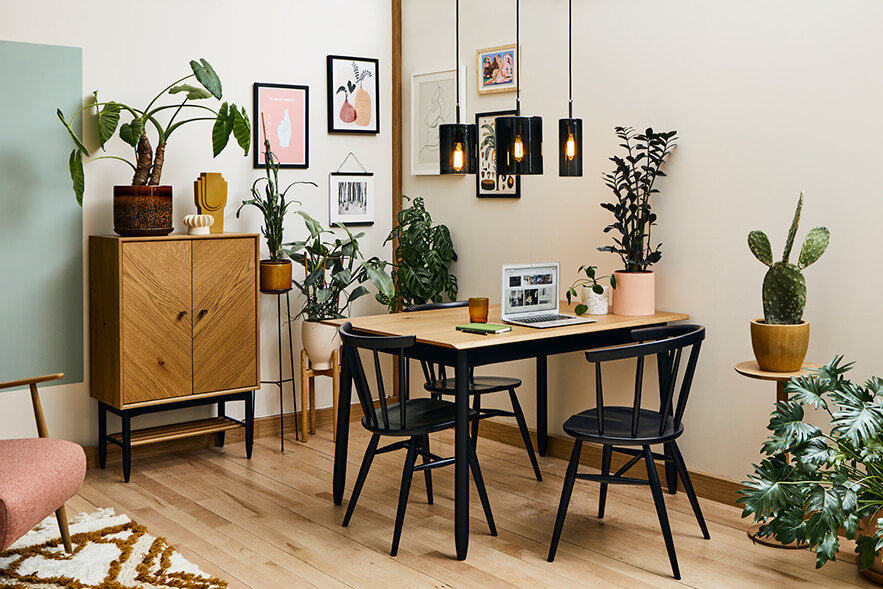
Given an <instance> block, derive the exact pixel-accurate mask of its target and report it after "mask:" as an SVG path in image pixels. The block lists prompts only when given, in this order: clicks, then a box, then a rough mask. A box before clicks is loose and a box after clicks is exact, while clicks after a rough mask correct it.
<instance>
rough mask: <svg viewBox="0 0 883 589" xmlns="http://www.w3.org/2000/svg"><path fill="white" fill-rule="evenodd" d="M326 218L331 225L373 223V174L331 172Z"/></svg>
mask: <svg viewBox="0 0 883 589" xmlns="http://www.w3.org/2000/svg"><path fill="white" fill-rule="evenodd" d="M328 186H329V194H328V206H329V209H330V210H329V215H328V220H329V221H330V223H331V224H332V225H334V224H337V223H339V224H341V225H373V224H374V174H373V173H372V172H331V178H330V182H328Z"/></svg>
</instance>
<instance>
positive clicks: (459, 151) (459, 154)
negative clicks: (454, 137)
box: [451, 143, 465, 172]
mask: <svg viewBox="0 0 883 589" xmlns="http://www.w3.org/2000/svg"><path fill="white" fill-rule="evenodd" d="M464 160H465V157H464V154H463V144H462V143H457V144H456V145H454V161H453V165H452V166H451V167H452V168H454V170H456V171H457V172H459V171H461V170H462V169H463V164H464Z"/></svg>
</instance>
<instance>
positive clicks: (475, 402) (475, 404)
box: [471, 395, 481, 449]
mask: <svg viewBox="0 0 883 589" xmlns="http://www.w3.org/2000/svg"><path fill="white" fill-rule="evenodd" d="M472 410H473V411H475V413H476V415H475V419H473V420H472V434H471V435H472V448H473V449H477V448H478V422H479V421H480V420H479V418H478V417H479V414H480V413H481V395H475V397H474V398H473V399H472Z"/></svg>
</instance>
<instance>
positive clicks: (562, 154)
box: [558, 0, 583, 176]
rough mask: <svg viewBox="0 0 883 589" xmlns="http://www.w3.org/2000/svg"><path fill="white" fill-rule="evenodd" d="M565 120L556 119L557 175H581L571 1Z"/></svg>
mask: <svg viewBox="0 0 883 589" xmlns="http://www.w3.org/2000/svg"><path fill="white" fill-rule="evenodd" d="M567 11H568V12H567V56H568V61H567V118H566V119H558V175H559V176H582V175H583V120H582V119H575V118H573V0H568V2H567Z"/></svg>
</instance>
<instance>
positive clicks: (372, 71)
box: [326, 55, 380, 134]
mask: <svg viewBox="0 0 883 589" xmlns="http://www.w3.org/2000/svg"><path fill="white" fill-rule="evenodd" d="M326 59H327V81H328V132H329V133H374V134H377V133H380V81H379V80H378V69H379V68H378V61H377V60H376V59H374V58H370V57H347V56H344V55H329V56H328V57H327V58H326Z"/></svg>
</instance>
